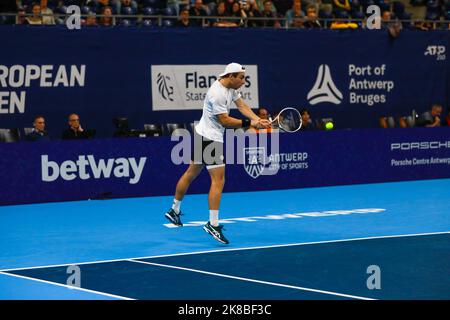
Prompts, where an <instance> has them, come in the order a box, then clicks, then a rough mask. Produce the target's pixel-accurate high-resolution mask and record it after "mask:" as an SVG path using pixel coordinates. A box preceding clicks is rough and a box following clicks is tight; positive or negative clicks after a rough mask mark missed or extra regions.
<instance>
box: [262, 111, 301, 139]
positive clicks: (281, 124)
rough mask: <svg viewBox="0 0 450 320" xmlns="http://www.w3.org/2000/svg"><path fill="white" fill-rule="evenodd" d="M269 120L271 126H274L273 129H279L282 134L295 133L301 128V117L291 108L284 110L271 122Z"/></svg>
mask: <svg viewBox="0 0 450 320" xmlns="http://www.w3.org/2000/svg"><path fill="white" fill-rule="evenodd" d="M269 120H270V122H272V125H275V126H274V127H275V128H279V129H280V130H281V131H284V132H289V133H293V132H297V131H298V130H300V128H301V127H302V116H301V114H300V112H299V111H298V110H297V109H295V108H291V107H289V108H284V109H283V110H281V111H280V112H279V113H278V115H277V116H276V117H275V119H273V120H272V118H271V117H269Z"/></svg>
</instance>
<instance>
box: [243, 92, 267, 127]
mask: <svg viewBox="0 0 450 320" xmlns="http://www.w3.org/2000/svg"><path fill="white" fill-rule="evenodd" d="M234 103H235V104H236V106H237V108H238V110H239V111H240V112H241V113H242V115H244V116H245V117H247V118H248V119H250V120H254V121H257V122H258V126H257V127H258V128H269V127H270V126H271V123H270V121H269V120H265V119H261V118H260V117H258V116H257V115H256V114H255V113H254V112H253V110H252V109H251V108H250V107H249V106H248V105H247V104H246V103H245V102H244V100H242V98H239V99H237V100H236V101H234Z"/></svg>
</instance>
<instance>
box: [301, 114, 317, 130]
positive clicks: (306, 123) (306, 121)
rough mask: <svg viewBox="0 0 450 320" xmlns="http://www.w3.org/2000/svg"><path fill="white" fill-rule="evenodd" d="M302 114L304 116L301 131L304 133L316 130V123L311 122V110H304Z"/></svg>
mask: <svg viewBox="0 0 450 320" xmlns="http://www.w3.org/2000/svg"><path fill="white" fill-rule="evenodd" d="M300 114H301V116H302V126H301V128H300V130H302V131H306V130H314V129H315V128H316V127H315V126H314V123H313V121H312V120H311V114H310V113H309V110H308V109H303V110H301V111H300Z"/></svg>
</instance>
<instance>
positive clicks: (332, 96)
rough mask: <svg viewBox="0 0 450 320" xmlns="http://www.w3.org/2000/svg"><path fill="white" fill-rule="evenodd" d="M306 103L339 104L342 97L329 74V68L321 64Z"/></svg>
mask: <svg viewBox="0 0 450 320" xmlns="http://www.w3.org/2000/svg"><path fill="white" fill-rule="evenodd" d="M307 98H308V102H309V104H311V105H315V104H318V103H322V102H330V103H334V104H340V103H341V102H342V99H343V96H342V93H341V92H340V91H339V89H338V88H337V87H336V85H335V84H334V82H333V79H332V78H331V73H330V67H329V66H328V65H326V64H321V65H320V67H319V71H318V72H317V79H316V83H315V84H314V87H313V88H312V89H311V90H310V91H309V92H308V96H307Z"/></svg>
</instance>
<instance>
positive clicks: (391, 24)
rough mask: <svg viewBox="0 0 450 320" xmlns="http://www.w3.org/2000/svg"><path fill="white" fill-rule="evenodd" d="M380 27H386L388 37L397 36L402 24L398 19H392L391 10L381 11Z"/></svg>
mask: <svg viewBox="0 0 450 320" xmlns="http://www.w3.org/2000/svg"><path fill="white" fill-rule="evenodd" d="M381 29H387V31H388V33H389V36H390V37H392V38H397V37H398V36H399V35H400V31H401V30H402V24H401V23H400V22H399V21H398V20H392V12H390V11H383V13H382V14H381Z"/></svg>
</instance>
